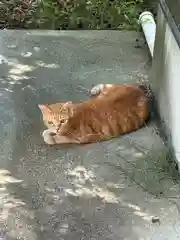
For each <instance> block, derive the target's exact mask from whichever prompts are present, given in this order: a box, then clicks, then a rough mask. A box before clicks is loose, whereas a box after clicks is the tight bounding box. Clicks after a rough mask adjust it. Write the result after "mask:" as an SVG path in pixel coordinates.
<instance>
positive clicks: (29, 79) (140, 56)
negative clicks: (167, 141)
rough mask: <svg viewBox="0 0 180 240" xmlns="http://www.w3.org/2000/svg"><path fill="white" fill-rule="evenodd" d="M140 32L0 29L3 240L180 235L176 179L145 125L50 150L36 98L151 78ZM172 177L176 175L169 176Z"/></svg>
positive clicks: (77, 95)
mask: <svg viewBox="0 0 180 240" xmlns="http://www.w3.org/2000/svg"><path fill="white" fill-rule="evenodd" d="M137 37H138V36H137V33H135V32H119V31H99V32H98V31H81V32H79V31H66V32H63V31H62V32H55V31H6V30H4V31H1V32H0V131H1V134H0V156H1V158H0V229H1V233H0V239H4V240H5V239H6V240H13V239H20V240H21V239H26V240H56V239H57V240H63V239H64V240H71V239H74V240H90V239H91V240H121V239H122V240H149V239H152V240H165V239H168V240H171V239H172V240H176V239H180V214H179V207H180V204H179V203H178V202H179V201H178V198H179V197H180V187H179V182H178V180H177V178H178V176H176V174H175V173H174V171H173V169H172V168H171V165H170V163H169V162H168V161H167V159H166V157H165V155H166V149H165V147H164V144H163V142H162V140H161V139H160V137H159V136H158V135H157V133H156V125H155V123H154V122H153V121H151V122H150V123H149V124H148V126H147V127H145V128H142V129H140V130H139V131H137V132H134V133H132V134H128V135H125V136H122V137H119V138H118V139H114V140H110V141H108V142H103V143H98V144H91V145H85V146H58V147H49V146H46V145H45V144H44V143H43V140H42V137H41V134H40V133H41V132H42V130H43V129H44V126H43V124H42V120H41V118H40V111H39V109H38V107H37V104H38V103H46V102H54V101H57V100H74V101H77V100H82V99H86V98H87V97H88V95H87V91H86V90H87V89H89V88H91V87H92V85H94V84H97V83H103V82H104V83H105V82H108V83H111V82H117V83H120V82H135V81H136V80H137V79H139V78H143V79H147V73H148V67H149V65H148V60H149V58H148V50H147V48H146V46H144V45H142V44H141V45H142V47H141V48H137V47H136V46H135V45H136V44H137V43H136V38H137ZM175 179H176V181H175Z"/></svg>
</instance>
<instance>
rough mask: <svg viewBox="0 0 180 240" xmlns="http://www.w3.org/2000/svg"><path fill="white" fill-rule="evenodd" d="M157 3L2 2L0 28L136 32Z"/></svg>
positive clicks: (140, 0) (119, 0) (109, 0)
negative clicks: (143, 16) (141, 16)
mask: <svg viewBox="0 0 180 240" xmlns="http://www.w3.org/2000/svg"><path fill="white" fill-rule="evenodd" d="M155 9H156V0H133V1H132V0H2V1H0V28H18V29H21V28H26V29H28V28H36V29H37V28H39V29H53V30H60V29H137V27H138V23H137V19H138V15H139V13H140V12H142V11H144V10H150V11H153V13H155Z"/></svg>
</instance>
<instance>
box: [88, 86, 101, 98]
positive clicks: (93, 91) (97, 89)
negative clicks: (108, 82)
mask: <svg viewBox="0 0 180 240" xmlns="http://www.w3.org/2000/svg"><path fill="white" fill-rule="evenodd" d="M103 88H104V84H98V85H96V86H95V87H93V88H92V89H91V91H90V93H91V95H92V96H97V95H99V94H100V93H101V92H102V90H103Z"/></svg>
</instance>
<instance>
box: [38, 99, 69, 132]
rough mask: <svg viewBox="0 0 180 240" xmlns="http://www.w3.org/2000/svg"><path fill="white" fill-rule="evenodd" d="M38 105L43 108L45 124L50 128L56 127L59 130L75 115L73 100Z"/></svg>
mask: <svg viewBox="0 0 180 240" xmlns="http://www.w3.org/2000/svg"><path fill="white" fill-rule="evenodd" d="M38 107H39V108H40V110H41V113H42V117H43V121H44V124H45V125H46V126H47V127H48V128H55V129H56V130H57V131H58V130H59V129H60V127H61V126H62V125H64V124H66V123H67V121H68V120H69V118H70V117H71V116H72V115H73V104H72V102H65V103H55V104H39V105H38Z"/></svg>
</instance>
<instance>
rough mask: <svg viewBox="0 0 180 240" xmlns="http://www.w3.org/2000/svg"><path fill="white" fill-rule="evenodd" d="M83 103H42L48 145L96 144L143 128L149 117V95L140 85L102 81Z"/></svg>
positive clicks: (45, 138) (45, 137)
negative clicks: (103, 82) (105, 82)
mask: <svg viewBox="0 0 180 240" xmlns="http://www.w3.org/2000/svg"><path fill="white" fill-rule="evenodd" d="M91 95H92V96H93V97H92V98H90V99H89V100H87V101H84V102H80V103H72V102H66V103H55V104H47V105H38V106H39V108H40V109H41V112H42V116H43V121H44V123H45V125H46V126H47V127H48V129H47V130H45V131H44V132H43V134H42V136H43V138H44V141H45V142H46V143H47V144H50V145H53V144H61V143H77V144H82V143H93V142H98V141H103V140H107V139H109V138H112V137H117V136H119V135H121V134H124V133H128V132H132V131H135V130H137V129H139V128H140V127H141V126H142V125H143V124H144V123H145V121H146V120H147V118H148V116H149V109H148V97H147V96H146V94H145V92H144V91H143V90H142V89H141V87H140V86H138V85H137V84H105V85H103V84H99V85H97V86H95V87H93V88H92V89H91Z"/></svg>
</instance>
